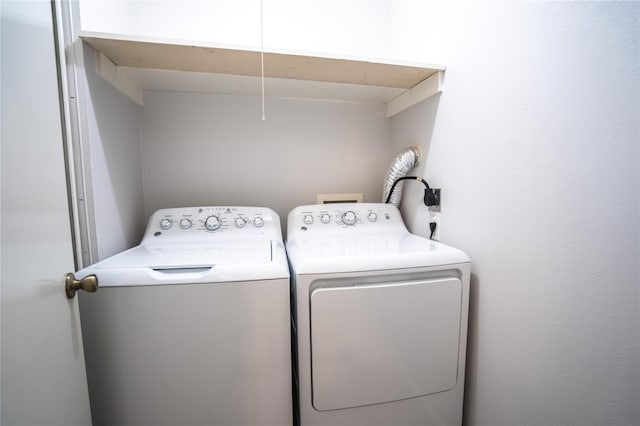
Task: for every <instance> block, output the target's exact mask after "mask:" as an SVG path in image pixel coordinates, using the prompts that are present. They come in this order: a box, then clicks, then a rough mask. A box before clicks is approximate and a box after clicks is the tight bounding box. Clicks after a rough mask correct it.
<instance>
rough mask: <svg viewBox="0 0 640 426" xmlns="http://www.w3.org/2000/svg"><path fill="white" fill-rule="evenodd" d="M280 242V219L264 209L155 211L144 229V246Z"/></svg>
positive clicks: (187, 208)
mask: <svg viewBox="0 0 640 426" xmlns="http://www.w3.org/2000/svg"><path fill="white" fill-rule="evenodd" d="M271 234H272V235H273V236H274V237H277V239H281V238H282V234H281V230H280V218H279V216H278V214H277V213H276V212H274V211H273V210H271V209H269V208H266V207H226V206H225V207H221V206H208V207H182V208H175V209H162V210H158V211H156V212H155V213H154V214H153V215H152V216H151V218H150V219H149V223H148V225H147V230H146V232H145V235H144V238H143V243H144V242H145V241H151V242H160V241H166V242H174V241H184V242H199V241H210V240H211V239H212V238H229V239H231V238H233V239H242V238H252V237H254V236H255V237H259V238H262V239H264V238H266V237H269V236H270V235H271Z"/></svg>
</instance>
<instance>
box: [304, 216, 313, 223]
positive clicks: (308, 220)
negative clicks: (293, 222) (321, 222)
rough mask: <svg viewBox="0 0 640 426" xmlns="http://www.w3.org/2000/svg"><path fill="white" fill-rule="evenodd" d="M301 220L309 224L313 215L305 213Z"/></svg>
mask: <svg viewBox="0 0 640 426" xmlns="http://www.w3.org/2000/svg"><path fill="white" fill-rule="evenodd" d="M302 220H303V221H304V223H306V224H307V225H311V224H312V223H313V216H311V215H310V214H305V215H304V218H302Z"/></svg>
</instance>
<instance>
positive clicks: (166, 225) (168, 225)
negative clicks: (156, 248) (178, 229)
mask: <svg viewBox="0 0 640 426" xmlns="http://www.w3.org/2000/svg"><path fill="white" fill-rule="evenodd" d="M172 225H173V222H171V220H170V219H162V220H161V221H160V228H162V229H169V228H171V226H172Z"/></svg>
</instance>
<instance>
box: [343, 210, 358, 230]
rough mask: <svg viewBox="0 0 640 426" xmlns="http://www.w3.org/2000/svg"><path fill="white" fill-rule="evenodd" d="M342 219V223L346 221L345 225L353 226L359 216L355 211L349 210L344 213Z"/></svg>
mask: <svg viewBox="0 0 640 426" xmlns="http://www.w3.org/2000/svg"><path fill="white" fill-rule="evenodd" d="M341 219H342V223H344V224H345V225H348V226H352V225H355V224H356V219H357V217H356V214H355V213H354V212H353V211H351V210H347V211H346V212H344V213H342V216H341Z"/></svg>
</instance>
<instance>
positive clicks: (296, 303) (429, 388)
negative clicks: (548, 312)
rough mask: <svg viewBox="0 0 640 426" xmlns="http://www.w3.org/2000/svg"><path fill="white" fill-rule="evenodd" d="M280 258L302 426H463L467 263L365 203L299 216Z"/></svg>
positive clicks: (393, 211) (301, 211)
mask: <svg viewBox="0 0 640 426" xmlns="http://www.w3.org/2000/svg"><path fill="white" fill-rule="evenodd" d="M287 252H288V255H289V262H290V267H291V271H292V277H291V278H292V279H291V282H292V318H293V321H292V324H293V327H292V329H293V333H294V337H295V338H294V352H295V351H297V356H295V354H294V364H297V368H295V371H294V373H295V376H297V377H295V382H296V383H297V392H298V397H297V400H296V401H295V402H296V403H297V404H298V409H299V416H300V417H299V420H300V425H301V426H327V425H330V426H347V425H348V426H375V425H378V426H406V425H450V426H453V425H458V426H459V425H460V424H461V423H462V401H463V391H464V372H465V351H466V340H467V313H468V303H469V274H470V261H469V258H468V257H467V256H466V255H465V254H464V253H463V252H462V251H460V250H458V249H455V248H452V247H449V246H446V245H444V244H440V243H438V242H435V241H431V240H428V239H426V238H422V237H419V236H417V235H413V234H411V233H409V232H408V231H407V229H406V227H405V225H404V223H403V220H402V218H401V216H400V213H399V211H398V209H397V208H396V207H394V206H393V205H391V204H368V203H362V204H324V205H309V206H301V207H297V208H295V209H294V210H292V211H291V212H290V213H289V217H288V229H287ZM296 358H297V359H296Z"/></svg>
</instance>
